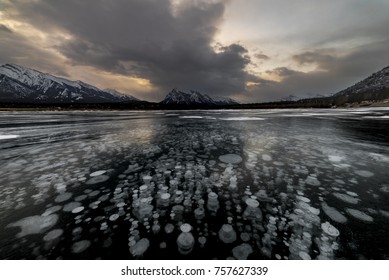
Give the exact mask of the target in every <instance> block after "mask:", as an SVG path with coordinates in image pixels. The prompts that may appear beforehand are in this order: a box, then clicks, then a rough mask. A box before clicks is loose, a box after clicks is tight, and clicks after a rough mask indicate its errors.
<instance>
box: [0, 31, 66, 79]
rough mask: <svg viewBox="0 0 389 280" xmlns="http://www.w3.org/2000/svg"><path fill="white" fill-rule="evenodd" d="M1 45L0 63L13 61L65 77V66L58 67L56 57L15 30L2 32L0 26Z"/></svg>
mask: <svg viewBox="0 0 389 280" xmlns="http://www.w3.org/2000/svg"><path fill="white" fill-rule="evenodd" d="M0 36H1V47H0V65H2V64H5V63H15V64H19V65H23V66H26V67H32V68H37V65H38V66H39V68H38V69H40V70H41V71H45V72H48V73H50V74H54V75H59V76H64V77H67V76H69V75H68V73H67V72H66V69H65V67H63V66H62V67H58V64H57V63H58V57H57V56H55V54H53V53H51V52H48V51H47V50H44V49H41V48H40V47H39V46H36V45H35V44H34V43H33V42H31V41H30V40H29V39H27V38H25V37H23V36H21V35H19V34H17V33H16V32H12V31H11V32H8V31H5V32H2V29H1V28H0Z"/></svg>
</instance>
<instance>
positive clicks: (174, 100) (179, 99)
mask: <svg viewBox="0 0 389 280" xmlns="http://www.w3.org/2000/svg"><path fill="white" fill-rule="evenodd" d="M160 104H161V105H165V106H178V107H180V106H184V107H186V106H187V107H215V106H216V107H217V106H224V105H237V104H239V103H238V102H237V101H235V100H233V99H231V98H226V97H216V98H211V97H209V96H208V95H206V94H202V93H199V92H197V91H193V90H191V91H190V92H189V93H187V92H183V91H180V90H178V89H177V88H174V89H173V90H172V91H171V92H169V93H168V94H167V95H166V97H165V98H164V99H163V100H162V101H161V102H160Z"/></svg>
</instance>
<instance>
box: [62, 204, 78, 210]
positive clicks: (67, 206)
mask: <svg viewBox="0 0 389 280" xmlns="http://www.w3.org/2000/svg"><path fill="white" fill-rule="evenodd" d="M79 207H81V203H80V202H69V203H68V204H65V206H64V207H63V209H62V210H63V211H64V212H72V211H73V210H74V209H76V208H79Z"/></svg>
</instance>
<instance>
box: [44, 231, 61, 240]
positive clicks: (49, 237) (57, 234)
mask: <svg viewBox="0 0 389 280" xmlns="http://www.w3.org/2000/svg"><path fill="white" fill-rule="evenodd" d="M62 234H63V230H62V229H58V228H57V229H53V230H51V231H49V232H48V233H46V235H45V236H43V240H44V241H53V240H55V239H57V238H59V237H61V236H62Z"/></svg>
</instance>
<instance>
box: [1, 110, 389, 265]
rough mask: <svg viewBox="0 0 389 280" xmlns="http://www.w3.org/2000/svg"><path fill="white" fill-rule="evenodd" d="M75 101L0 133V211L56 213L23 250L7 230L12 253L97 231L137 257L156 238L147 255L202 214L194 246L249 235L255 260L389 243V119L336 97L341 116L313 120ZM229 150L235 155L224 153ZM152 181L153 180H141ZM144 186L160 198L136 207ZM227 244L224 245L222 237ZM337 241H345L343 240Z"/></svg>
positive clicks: (6, 251)
mask: <svg viewBox="0 0 389 280" xmlns="http://www.w3.org/2000/svg"><path fill="white" fill-rule="evenodd" d="M301 112H315V111H312V110H302V111H301ZM153 113H154V112H153ZM21 114H23V116H21ZM68 114H69V113H66V114H65V113H62V112H56V113H55V114H52V113H34V114H31V113H28V114H26V113H17V114H11V115H10V116H9V117H6V118H5V119H4V120H3V123H4V125H3V127H2V128H3V129H4V130H2V133H3V134H20V135H22V136H23V137H19V138H18V139H17V141H6V140H4V141H1V143H0V144H1V145H2V146H1V145H0V146H1V147H0V149H1V151H2V162H1V164H2V165H1V168H0V186H1V187H0V213H2V215H0V216H1V217H0V224H3V225H4V224H10V223H15V221H17V220H19V219H20V218H21V217H26V216H31V215H35V214H41V213H43V214H42V215H41V216H42V217H47V216H50V215H53V214H54V213H55V215H58V221H57V223H56V224H55V225H54V226H53V227H52V228H50V229H48V230H44V231H42V232H40V235H38V236H36V237H31V238H30V237H28V238H23V239H22V240H20V241H23V242H24V243H23V246H25V247H26V248H31V250H30V249H29V250H30V251H31V252H27V251H28V250H23V252H26V253H25V254H26V255H25V256H21V253H20V252H21V250H15V249H11V247H12V248H14V247H17V246H19V244H17V242H14V240H16V238H15V237H14V236H12V235H16V233H17V230H18V228H14V229H11V230H8V229H7V230H5V231H4V232H3V237H4V238H2V240H0V252H1V254H2V255H4V256H7V257H9V256H17V257H26V258H36V257H37V255H33V253H32V251H34V248H38V249H40V250H39V252H37V250H38V249H36V250H35V252H37V253H38V254H40V255H41V257H44V258H58V257H64V258H71V256H72V255H70V256H69V252H71V248H72V245H74V244H75V242H78V241H80V240H83V239H89V242H91V243H90V245H89V246H92V244H96V248H93V250H90V251H88V255H87V257H90V258H93V259H94V258H102V259H105V258H112V257H113V255H112V254H111V253H110V252H109V251H110V250H105V249H103V247H104V248H111V249H113V246H112V245H115V257H117V258H120V259H121V258H126V259H127V258H128V257H129V258H137V257H134V256H131V254H130V252H129V251H128V250H129V247H133V246H134V245H135V244H136V242H137V240H140V239H142V238H146V239H148V240H149V242H150V246H149V249H147V250H148V251H150V254H147V255H145V257H146V258H153V257H155V256H156V257H157V258H159V257H161V256H163V254H164V253H165V254H168V258H179V257H180V255H179V254H180V252H179V251H178V250H177V249H178V248H177V246H178V245H177V243H176V240H177V237H178V235H179V234H180V233H181V232H180V231H179V229H180V226H182V225H183V224H184V223H190V224H191V225H192V226H193V230H191V231H190V233H191V234H192V235H193V237H194V240H195V243H194V244H193V250H192V251H191V254H190V255H189V256H188V258H192V257H193V258H195V259H201V258H206V259H208V258H216V257H217V258H223V259H225V258H228V257H231V255H232V252H231V249H232V248H234V247H236V245H239V244H240V242H246V243H247V244H249V245H250V246H251V249H252V251H253V252H252V253H251V254H252V255H251V256H250V258H253V259H264V258H280V259H285V258H290V259H301V258H305V257H306V255H305V254H308V255H309V256H310V257H311V258H312V259H316V258H328V259H333V258H358V255H363V256H365V257H366V258H372V259H374V258H384V256H385V255H386V254H389V251H388V250H387V249H385V248H381V249H380V250H370V249H367V248H375V247H378V246H380V244H381V243H382V240H384V238H386V236H385V235H384V233H385V232H387V224H385V221H386V220H387V216H388V213H387V212H388V208H387V205H386V204H385V202H386V201H387V199H386V198H387V196H388V192H389V187H387V186H385V184H387V181H388V180H387V178H388V175H387V166H386V165H387V164H385V163H387V162H388V161H387V159H388V158H389V157H388V152H387V147H386V146H385V145H386V144H385V143H387V136H386V135H388V134H387V133H386V132H387V130H386V128H385V127H386V126H385V125H384V126H382V125H380V126H379V127H378V126H377V127H376V128H374V127H375V126H376V124H375V123H374V122H373V121H372V120H367V119H366V120H365V121H364V123H360V122H359V120H357V119H356V118H355V117H354V119H353V120H352V121H349V120H348V116H349V115H351V113H347V110H345V111H344V112H339V111H338V110H336V114H338V116H340V118H338V117H333V113H332V112H330V111H327V110H323V111H321V112H320V114H319V115H318V116H315V114H311V115H310V116H308V115H305V116H306V117H305V118H304V120H303V118H294V117H292V118H288V119H286V118H285V117H283V116H282V115H285V116H286V115H288V114H287V112H286V111H277V110H275V111H274V110H271V111H267V110H263V111H257V110H255V111H244V112H242V111H206V112H199V111H191V112H189V113H187V112H179V115H180V116H189V117H190V116H193V115H196V114H198V116H203V117H204V118H203V120H201V119H199V121H197V120H195V119H193V120H189V119H188V120H185V119H178V118H177V117H166V115H165V116H163V117H160V118H157V117H156V116H155V115H154V114H150V113H148V112H128V113H127V112H115V113H112V112H82V113H80V114H79V113H75V112H72V113H71V114H72V117H71V118H69V115H68ZM34 115H35V116H34ZM92 115H93V117H91V116H92ZM208 116H212V117H210V118H212V119H213V120H207V119H205V118H208ZM27 117H28V122H25V123H23V120H22V119H23V118H27ZM220 118H223V119H227V118H232V119H234V118H239V119H242V118H251V119H252V118H266V120H261V121H236V122H233V121H221V120H220ZM308 118H309V120H308ZM319 118H320V119H319ZM8 120H10V121H8ZM73 120H74V121H73ZM31 121H32V122H34V124H33V125H29V122H31ZM62 121H63V122H62ZM365 122H366V123H365ZM12 124H15V127H12ZM16 124H17V126H16ZM0 126H1V121H0ZM319 126H320V128H321V129H317V127H319ZM361 126H363V127H361ZM48 135H50V137H48ZM48 138H49V139H48ZM226 154H229V155H233V156H232V158H235V159H236V160H233V161H232V162H233V163H231V159H227V161H222V160H219V156H221V158H223V156H226ZM238 163H243V164H238ZM104 171H105V173H103V172H104ZM360 171H367V172H370V173H366V172H360ZM372 174H373V175H372ZM368 176H370V177H368ZM143 178H145V180H143ZM86 182H87V183H86ZM144 184H146V185H147V188H146V187H142V188H140V187H141V186H142V185H144ZM143 191H144V192H145V193H143ZM177 191H178V192H177ZM163 193H165V194H163ZM210 193H213V194H214V196H215V197H214V198H213V197H212V195H211V197H210V198H209V197H208V194H210ZM70 194H73V195H70ZM141 196H142V198H143V196H144V197H147V198H149V199H151V200H150V202H149V201H148V202H147V203H150V204H151V205H152V207H151V208H150V207H148V208H147V209H146V210H147V211H148V212H149V213H147V215H146V216H145V219H139V217H140V216H138V214H136V211H135V210H136V209H139V208H142V207H139V204H138V206H137V205H136V201H137V200H138V199H139V201H138V202H139V203H141V202H140V201H141V200H140V199H141ZM165 196H166V197H167V199H166V201H165V202H166V205H162V204H163V203H161V204H160V202H161V201H163V200H164V199H163V198H164V197H165ZM161 198H162V199H161ZM247 199H253V200H254V201H259V205H258V207H254V208H255V209H258V210H260V211H261V215H260V219H259V218H257V216H256V215H246V214H247V213H246V209H247V208H249V207H248V206H247V204H246V203H245V201H246V200H247ZM209 201H211V206H210V208H208V202H209ZM355 202H357V204H355ZM74 203H79V204H74ZM145 203H146V202H145ZM176 205H177V207H176ZM357 206H359V207H357ZM173 207H174V209H173ZM213 207H214V208H213ZM318 207H320V210H319V209H318ZM346 207H352V208H355V209H354V210H356V209H358V211H360V212H362V213H366V214H367V215H368V216H371V218H374V221H377V225H378V222H380V224H379V227H380V228H382V231H381V230H380V231H375V228H376V225H373V226H372V227H363V226H362V227H361V223H362V222H359V223H358V221H359V220H354V219H355V218H354V216H352V214H350V211H347V212H346V211H345V213H344V212H343V211H344V210H345V209H346ZM368 207H370V208H368ZM207 208H208V209H207ZM61 209H64V211H60V210H61ZM81 209H82V210H81ZM150 209H151V210H150ZM209 209H211V211H210V210H209ZM214 209H216V211H215V210H214ZM172 210H174V211H173V212H172ZM69 211H70V212H71V211H73V213H74V214H73V213H70V212H69ZM176 211H177V212H176ZM320 211H321V212H323V214H322V213H320ZM385 211H386V212H385ZM30 212H31V213H34V214H29V213H30ZM156 214H157V215H156ZM171 214H173V215H171ZM354 214H355V213H354ZM359 216H361V215H360V214H359ZM15 217H18V218H16V219H15ZM142 218H143V216H142ZM12 219H14V220H12ZM352 220H353V221H352ZM4 221H6V222H4ZM326 221H328V222H330V223H332V224H333V225H334V226H335V227H337V228H338V229H339V230H341V232H340V233H339V238H337V240H336V241H337V242H338V243H339V244H333V243H332V239H331V238H332V237H331V236H329V235H328V234H327V233H325V232H324V231H323V230H322V229H321V224H322V223H324V222H326ZM223 224H226V225H227V224H228V225H229V226H230V227H232V228H233V230H234V231H235V233H236V238H238V239H239V240H235V241H234V242H233V243H230V244H224V242H223V241H222V240H221V239H222V238H224V237H220V236H219V231H221V228H222V225H223ZM362 225H363V224H362ZM51 229H54V230H52V231H50V230H51ZM60 229H62V230H63V233H62V234H60V231H58V230H60ZM165 229H166V230H165ZM351 232H353V233H355V234H353V236H352V238H351V237H350V233H351ZM167 233H168V234H167ZM222 233H223V234H225V233H228V230H224V231H222ZM223 234H222V236H223ZM322 236H324V237H323V239H324V241H323V240H322V241H320V240H321V239H322ZM326 238H328V239H329V240H330V241H328V240H327V239H326ZM350 238H351V239H350ZM46 240H48V241H46ZM50 240H51V241H50ZM106 240H108V241H107V242H106ZM109 240H111V242H109ZM318 240H319V241H318ZM367 240H368V241H367ZM113 241H114V244H113V243H112V242H113ZM7 242H9V243H10V244H8V243H7ZM57 242H58V243H57ZM366 242H368V243H366ZM349 243H352V244H351V245H350V244H349ZM104 244H106V245H107V247H105V245H104ZM160 244H163V246H162V247H163V248H168V250H165V251H162V249H160V247H159V245H160ZM215 244H219V245H217V246H219V247H220V250H214V248H215ZM10 245H11V246H10ZM54 245H55V247H52V246H54ZM127 245H128V246H129V247H128V246H127ZM337 246H338V247H340V248H345V249H346V250H339V251H337V252H335V251H336V248H337ZM47 248H53V250H50V251H49V250H48V249H47ZM61 248H64V249H63V251H62V250H61ZM289 248H293V249H291V250H289ZM159 250H161V251H159ZM326 250H329V253H328V254H327V253H326ZM148 251H147V252H148ZM300 252H302V253H301V254H303V257H302V256H301V255H300ZM154 253H155V254H154ZM289 253H290V254H289ZM34 254H35V253H34ZM238 255H239V254H238ZM73 257H77V258H78V257H79V256H74V255H73ZM80 257H84V255H82V256H80ZM238 258H241V257H238ZM246 258H247V257H246Z"/></svg>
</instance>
